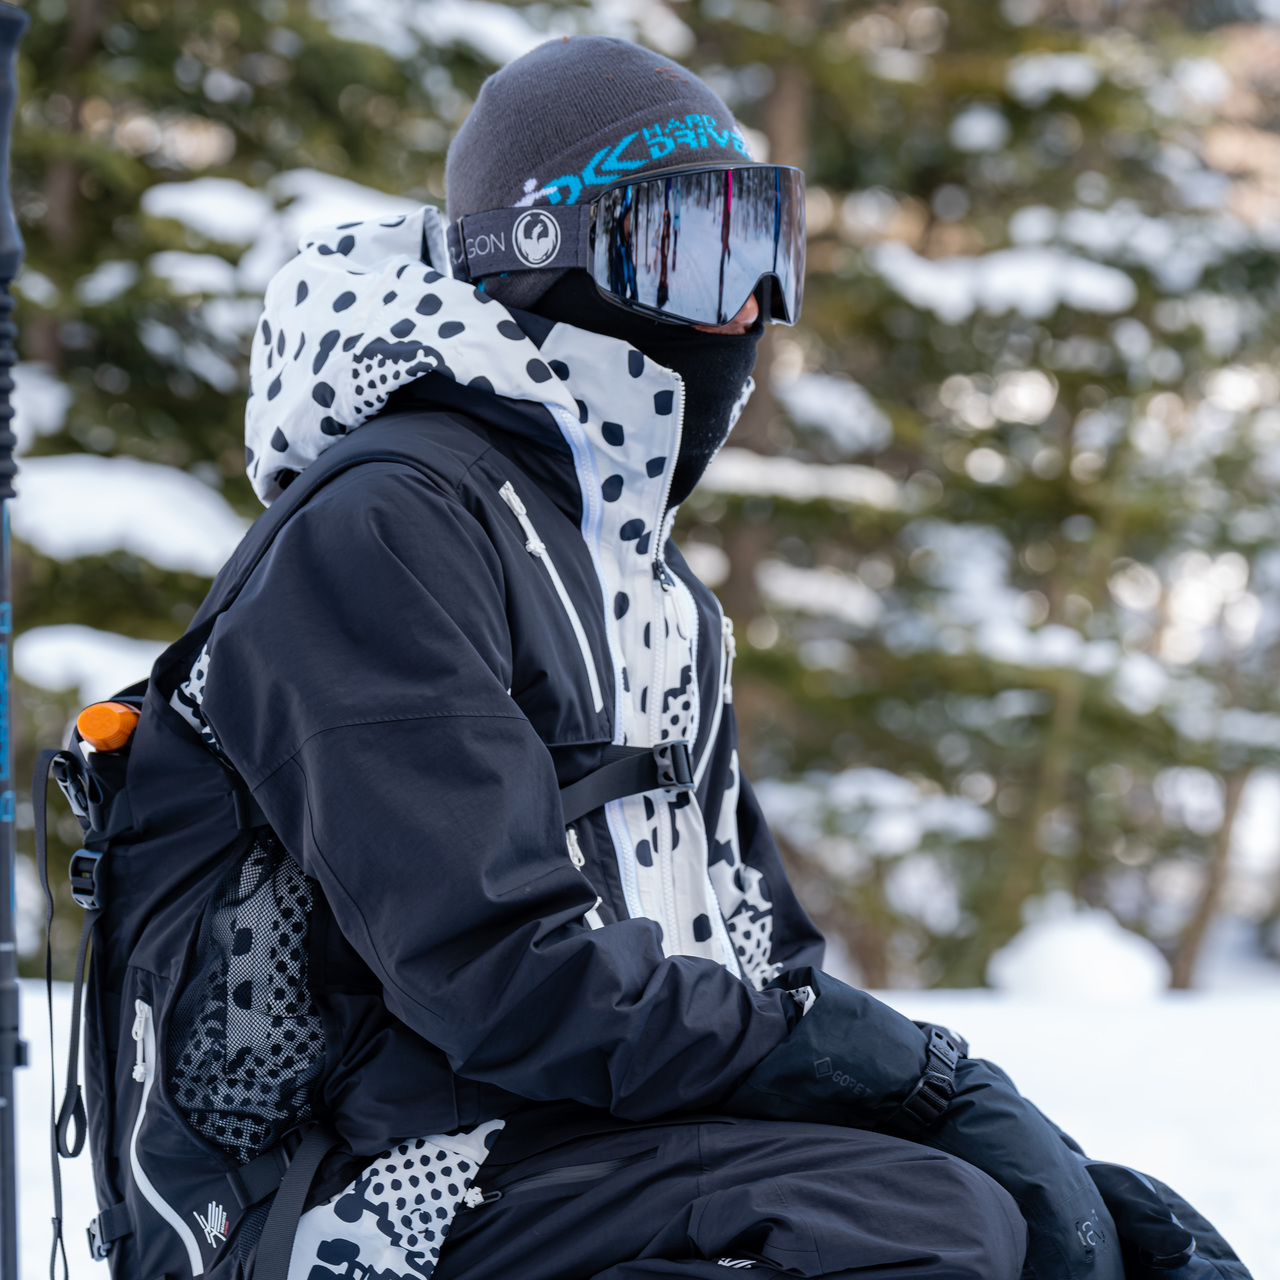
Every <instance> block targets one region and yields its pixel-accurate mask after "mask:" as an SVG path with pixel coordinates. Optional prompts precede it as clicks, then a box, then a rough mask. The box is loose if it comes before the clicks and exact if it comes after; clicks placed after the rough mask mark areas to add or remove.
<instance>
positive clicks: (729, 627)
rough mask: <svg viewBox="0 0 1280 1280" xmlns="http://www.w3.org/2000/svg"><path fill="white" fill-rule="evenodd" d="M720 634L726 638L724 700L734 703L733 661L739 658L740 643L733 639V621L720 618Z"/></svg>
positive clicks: (723, 616)
mask: <svg viewBox="0 0 1280 1280" xmlns="http://www.w3.org/2000/svg"><path fill="white" fill-rule="evenodd" d="M720 633H721V635H723V636H724V655H725V660H724V700H725V702H732V701H733V660H734V658H736V657H737V656H738V642H737V641H736V640H735V639H734V638H733V619H732V618H730V617H729V616H728V615H727V614H721V616H720Z"/></svg>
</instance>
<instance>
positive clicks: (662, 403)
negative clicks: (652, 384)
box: [653, 391, 676, 418]
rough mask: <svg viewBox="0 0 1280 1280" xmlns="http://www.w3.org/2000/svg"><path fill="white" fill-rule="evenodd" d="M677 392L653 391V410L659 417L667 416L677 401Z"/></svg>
mask: <svg viewBox="0 0 1280 1280" xmlns="http://www.w3.org/2000/svg"><path fill="white" fill-rule="evenodd" d="M675 398H676V393H675V392H674V391H655V392H654V393H653V411H654V413H656V414H657V415H658V416H659V417H661V418H665V417H666V416H667V415H668V414H669V413H670V412H671V409H672V406H673V405H674V403H675Z"/></svg>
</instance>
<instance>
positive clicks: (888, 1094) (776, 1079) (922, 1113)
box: [722, 969, 1234, 1280]
mask: <svg viewBox="0 0 1280 1280" xmlns="http://www.w3.org/2000/svg"><path fill="white" fill-rule="evenodd" d="M769 985H770V986H771V987H781V988H783V989H784V990H787V991H790V992H791V993H792V996H793V998H795V999H796V1000H797V1002H798V1003H800V1004H801V1005H802V1006H803V1007H804V1008H805V1009H806V1012H805V1014H804V1016H803V1017H802V1018H801V1019H800V1021H799V1022H798V1023H797V1024H796V1025H795V1027H793V1028H792V1031H791V1034H790V1035H789V1036H788V1037H787V1039H786V1040H784V1041H783V1043H782V1044H780V1045H779V1046H778V1047H777V1048H776V1049H775V1050H774V1051H773V1052H772V1053H771V1054H769V1055H768V1056H767V1057H766V1058H764V1059H763V1060H762V1061H761V1062H759V1063H758V1064H757V1065H756V1067H755V1069H754V1070H753V1071H752V1072H751V1074H750V1075H749V1076H748V1077H747V1079H746V1080H745V1081H744V1082H743V1083H742V1084H741V1085H740V1086H739V1087H738V1089H737V1090H735V1092H734V1093H733V1094H732V1095H731V1096H730V1097H729V1098H728V1099H727V1101H726V1102H725V1103H724V1104H722V1105H723V1108H724V1110H725V1111H727V1112H729V1113H730V1114H733V1115H743V1116H750V1117H753V1118H757V1119H765V1120H806V1121H813V1122H816V1123H818V1124H844V1125H848V1126H850V1127H852V1128H857V1129H878V1130H880V1131H882V1132H888V1133H894V1134H896V1135H898V1136H900V1137H905V1138H909V1139H911V1140H913V1141H916V1142H920V1143H923V1144H925V1145H927V1146H931V1147H935V1148H937V1149H938V1150H941V1151H945V1152H947V1153H948V1154H950V1155H954V1156H957V1157H958V1158H960V1159H961V1160H964V1161H966V1162H967V1163H969V1164H972V1165H974V1166H976V1167H977V1168H979V1169H981V1170H982V1171H983V1172H984V1173H986V1174H987V1175H988V1176H990V1177H991V1178H993V1179H995V1181H996V1182H998V1183H999V1184H1000V1185H1001V1186H1002V1187H1004V1189H1005V1190H1006V1191H1008V1192H1009V1194H1010V1195H1012V1196H1013V1198H1014V1199H1015V1200H1016V1201H1017V1202H1018V1207H1019V1209H1021V1211H1022V1215H1023V1217H1024V1218H1026V1220H1027V1226H1028V1245H1027V1262H1028V1263H1029V1264H1030V1265H1031V1267H1032V1268H1033V1269H1034V1271H1035V1274H1036V1277H1037V1280H1124V1271H1123V1266H1122V1263H1121V1259H1120V1251H1119V1248H1118V1245H1117V1238H1116V1228H1115V1224H1114V1223H1113V1222H1112V1220H1111V1215H1110V1214H1109V1213H1108V1212H1107V1208H1106V1205H1105V1204H1104V1203H1103V1200H1102V1197H1101V1195H1100V1193H1099V1191H1098V1189H1097V1187H1096V1186H1095V1185H1094V1182H1093V1180H1092V1179H1091V1178H1090V1176H1089V1174H1088V1173H1087V1172H1086V1169H1085V1165H1084V1161H1083V1160H1082V1159H1081V1158H1080V1157H1079V1156H1077V1155H1076V1154H1075V1153H1074V1152H1072V1151H1071V1150H1069V1149H1068V1148H1067V1147H1065V1146H1064V1145H1063V1143H1062V1141H1061V1140H1060V1138H1059V1135H1058V1132H1057V1130H1055V1128H1054V1127H1053V1126H1052V1125H1051V1124H1050V1123H1049V1122H1048V1121H1047V1120H1046V1119H1045V1118H1044V1116H1042V1115H1041V1114H1040V1112H1039V1111H1037V1110H1036V1109H1035V1107H1033V1106H1032V1105H1031V1104H1030V1103H1029V1102H1027V1101H1026V1099H1024V1098H1023V1097H1022V1095H1021V1094H1019V1093H1018V1091H1017V1089H1015V1088H1014V1086H1013V1083H1012V1081H1010V1080H1009V1078H1008V1076H1006V1075H1005V1074H1004V1073H1003V1072H1002V1071H1001V1070H1000V1069H999V1068H998V1067H995V1066H992V1065H991V1064H990V1063H988V1062H983V1061H981V1060H980V1059H971V1058H966V1057H961V1056H960V1055H961V1053H963V1052H966V1051H967V1046H965V1045H964V1042H963V1041H962V1040H960V1039H959V1038H958V1037H952V1036H950V1035H949V1034H948V1033H945V1032H942V1031H941V1029H940V1028H935V1027H927V1028H922V1027H919V1026H917V1025H916V1024H915V1023H914V1022H912V1021H910V1020H909V1019H908V1018H905V1017H903V1016H902V1014H900V1013H898V1012H896V1011H895V1010H893V1009H890V1008H889V1006H888V1005H886V1004H884V1003H882V1002H881V1001H879V1000H876V999H875V998H874V997H872V996H869V995H867V993H866V992H865V991H857V990H855V989H854V988H852V987H848V986H846V985H845V984H844V983H843V982H840V981H838V980H837V979H835V978H832V977H831V976H830V975H829V974H826V973H823V972H821V970H817V969H794V970H791V971H790V972H788V973H784V974H782V975H780V976H779V977H778V978H776V979H774V981H773V982H771V983H770V984H769ZM948 1050H949V1051H948ZM1179 1280H1182V1278H1181V1277H1179ZM1232 1280H1234V1278H1232Z"/></svg>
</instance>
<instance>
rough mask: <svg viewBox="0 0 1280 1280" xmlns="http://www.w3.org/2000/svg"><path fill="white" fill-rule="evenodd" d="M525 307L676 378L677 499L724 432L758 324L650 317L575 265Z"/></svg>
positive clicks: (674, 501)
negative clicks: (724, 325)
mask: <svg viewBox="0 0 1280 1280" xmlns="http://www.w3.org/2000/svg"><path fill="white" fill-rule="evenodd" d="M530 310H531V311H533V312H535V313H536V314H537V315H540V316H542V317H544V318H545V319H547V320H554V321H556V322H557V323H562V324H570V325H573V326H574V327H575V328H578V329H588V330H590V331H591V332H592V333H600V334H604V335H605V336H606V337H609V338H620V339H622V341H623V342H627V343H630V344H631V346H633V347H635V349H636V350H637V351H639V352H641V353H643V354H644V355H645V356H646V357H648V359H650V360H653V361H655V362H656V363H658V364H660V365H664V366H665V367H666V368H668V369H671V370H673V371H674V372H675V373H678V374H679V375H680V377H681V378H682V379H683V380H684V430H683V432H682V434H681V437H680V453H679V456H678V457H677V458H676V465H675V472H674V475H673V478H672V482H671V498H670V505H671V506H677V505H679V504H680V503H681V502H683V501H684V500H685V499H686V498H687V497H688V496H689V495H690V494H691V493H692V492H693V487H694V485H696V484H697V483H698V481H699V480H700V479H701V478H702V473H703V472H704V471H705V470H706V469H707V463H709V462H710V461H711V459H712V458H713V457H714V456H715V452H716V450H717V449H719V448H720V446H721V445H722V444H723V443H724V439H725V436H726V435H728V433H729V414H730V413H731V412H732V410H733V406H734V405H735V404H736V403H737V401H738V398H739V397H740V396H741V395H742V388H743V386H744V385H745V383H746V381H747V379H748V378H749V377H750V376H751V370H752V368H753V367H754V366H755V362H756V344H757V343H758V342H759V341H760V335H761V334H762V333H763V332H764V325H763V324H762V323H761V322H760V321H757V322H756V323H755V325H753V326H752V328H750V329H749V330H748V331H747V332H746V333H743V334H722V333H702V332H700V331H699V330H697V329H695V328H693V326H692V325H688V324H673V323H671V322H670V321H665V320H650V319H649V318H648V317H647V316H645V315H642V314H641V313H640V312H638V311H630V310H628V309H627V308H626V307H621V306H618V304H617V303H613V302H607V301H606V300H605V299H604V298H603V297H601V296H600V290H599V289H597V288H596V285H595V282H594V281H593V280H592V279H591V277H590V276H589V275H588V274H587V273H586V272H585V271H584V270H582V269H580V268H575V269H574V270H572V271H566V272H565V274H564V275H563V276H561V277H560V279H559V280H557V281H556V282H555V284H553V285H552V286H551V288H550V289H548V290H547V291H546V293H544V294H543V295H542V297H541V298H539V299H538V301H537V302H535V303H534V305H533V306H532V307H531V308H530Z"/></svg>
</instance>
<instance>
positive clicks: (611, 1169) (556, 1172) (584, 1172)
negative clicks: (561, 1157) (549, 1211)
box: [481, 1147, 658, 1204]
mask: <svg viewBox="0 0 1280 1280" xmlns="http://www.w3.org/2000/svg"><path fill="white" fill-rule="evenodd" d="M657 1154H658V1148H657V1147H651V1148H650V1149H649V1150H648V1151H637V1152H635V1154H633V1155H629V1156H618V1157H616V1158H615V1159H613V1160H595V1161H592V1162H591V1163H590V1164H566V1165H562V1166H561V1167H560V1168H558V1169H546V1170H544V1171H543V1172H542V1173H531V1174H529V1176H528V1177H526V1178H518V1179H517V1180H516V1181H515V1182H513V1183H511V1184H510V1185H508V1186H505V1187H502V1188H501V1189H499V1190H494V1191H489V1192H486V1193H485V1195H484V1199H483V1201H481V1203H482V1204H493V1203H494V1202H495V1201H497V1200H505V1199H506V1198H507V1197H508V1196H517V1195H525V1194H528V1193H531V1192H535V1191H543V1192H548V1191H550V1192H557V1191H559V1192H566V1191H573V1192H575V1193H576V1192H577V1191H579V1190H582V1189H585V1188H586V1187H588V1186H590V1185H591V1184H593V1183H596V1182H602V1181H603V1180H604V1179H605V1178H608V1177H610V1176H611V1175H612V1174H615V1173H617V1172H619V1171H620V1170H622V1169H628V1168H630V1167H631V1166H632V1165H633V1164H642V1163H643V1162H644V1161H646V1160H653V1159H655V1158H656V1157H657Z"/></svg>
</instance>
